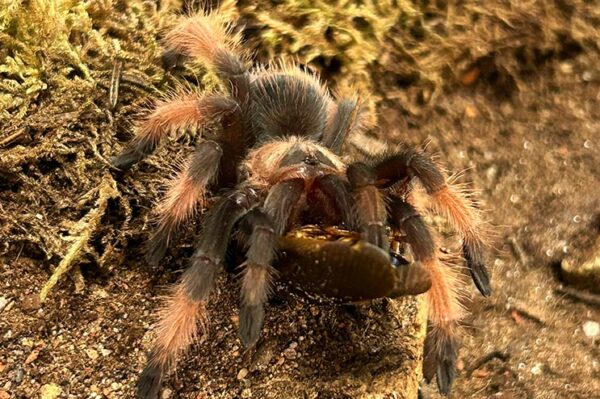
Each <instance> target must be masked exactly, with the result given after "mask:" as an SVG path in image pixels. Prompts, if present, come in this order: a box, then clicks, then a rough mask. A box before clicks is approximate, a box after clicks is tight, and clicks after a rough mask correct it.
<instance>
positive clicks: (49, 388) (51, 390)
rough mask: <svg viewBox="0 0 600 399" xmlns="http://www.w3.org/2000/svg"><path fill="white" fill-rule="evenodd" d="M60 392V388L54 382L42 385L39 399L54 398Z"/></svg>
mask: <svg viewBox="0 0 600 399" xmlns="http://www.w3.org/2000/svg"><path fill="white" fill-rule="evenodd" d="M61 393H62V389H61V388H60V387H59V386H58V385H56V384H54V383H52V384H46V385H43V386H42V388H41V389H40V395H41V399H56V398H58V397H59V395H60V394H61Z"/></svg>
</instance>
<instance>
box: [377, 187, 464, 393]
mask: <svg viewBox="0 0 600 399" xmlns="http://www.w3.org/2000/svg"><path fill="white" fill-rule="evenodd" d="M389 224H390V226H391V227H392V230H401V231H403V232H404V233H405V234H406V241H407V242H408V243H409V244H410V246H411V249H412V250H413V253H414V255H415V259H416V260H418V261H420V262H421V263H422V264H423V266H424V267H425V269H426V270H427V271H428V272H429V274H430V276H431V288H430V290H429V291H428V292H427V302H428V308H429V314H428V319H429V325H428V329H427V339H426V345H425V358H424V360H423V374H424V375H425V378H426V379H427V380H428V381H429V380H431V378H433V376H434V374H435V375H436V376H437V382H438V387H439V390H440V392H441V393H442V394H447V393H448V392H449V391H450V388H451V386H452V383H453V381H454V378H455V376H456V367H455V362H456V356H457V352H458V346H459V340H458V326H459V322H460V319H461V318H462V317H463V314H464V310H463V307H462V305H461V304H460V301H459V297H460V293H459V290H458V279H457V276H456V272H455V271H454V270H453V269H452V268H451V267H449V266H448V265H445V264H444V263H442V262H441V261H440V260H439V258H438V256H437V255H436V252H437V251H436V244H435V239H434V237H433V236H432V234H431V232H430V230H429V228H428V227H427V225H426V224H425V222H424V221H423V219H422V218H421V216H420V215H419V213H418V212H417V210H416V209H415V208H414V207H413V206H412V205H410V204H409V203H407V202H405V201H403V200H402V199H401V198H399V197H395V196H392V197H391V198H390V214H389Z"/></svg>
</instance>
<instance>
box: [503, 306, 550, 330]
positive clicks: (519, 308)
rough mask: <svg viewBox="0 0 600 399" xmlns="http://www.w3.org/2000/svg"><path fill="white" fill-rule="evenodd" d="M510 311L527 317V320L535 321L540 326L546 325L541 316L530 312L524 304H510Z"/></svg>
mask: <svg viewBox="0 0 600 399" xmlns="http://www.w3.org/2000/svg"><path fill="white" fill-rule="evenodd" d="M509 310H512V311H516V312H518V313H519V314H520V315H523V316H525V318H527V319H529V320H531V321H534V322H535V323H537V324H540V325H544V324H546V323H545V322H544V320H543V319H542V318H541V317H540V316H538V315H536V314H535V313H534V312H532V311H530V310H529V309H528V308H527V307H526V306H525V304H523V303H511V304H509Z"/></svg>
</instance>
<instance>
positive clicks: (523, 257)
mask: <svg viewBox="0 0 600 399" xmlns="http://www.w3.org/2000/svg"><path fill="white" fill-rule="evenodd" d="M508 243H509V245H510V248H511V249H512V251H513V254H514V255H515V256H516V257H517V259H518V260H519V262H520V263H521V264H522V265H523V266H527V265H528V264H529V257H528V256H527V254H526V253H525V251H524V250H523V247H522V246H521V244H519V242H518V241H517V239H516V238H515V237H514V236H510V237H508Z"/></svg>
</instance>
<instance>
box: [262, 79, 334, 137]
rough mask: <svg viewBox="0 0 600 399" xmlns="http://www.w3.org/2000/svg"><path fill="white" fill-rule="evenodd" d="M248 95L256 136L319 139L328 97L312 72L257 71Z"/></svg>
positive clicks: (328, 101) (325, 115) (325, 120)
mask: <svg viewBox="0 0 600 399" xmlns="http://www.w3.org/2000/svg"><path fill="white" fill-rule="evenodd" d="M250 96H251V102H252V111H251V117H252V124H253V125H254V128H255V130H256V133H257V135H258V137H259V140H266V139H269V138H275V137H287V136H292V135H293V136H299V137H306V138H310V139H313V140H319V139H320V137H321V135H322V134H323V130H324V129H325V125H326V123H327V110H328V107H329V106H330V104H331V98H330V96H329V94H328V93H327V90H326V89H325V88H324V87H323V86H321V84H320V83H319V81H318V80H317V79H316V78H314V77H313V76H312V75H309V74H308V73H304V72H301V71H298V72H297V73H296V74H292V75H290V74H287V73H286V74H284V73H283V72H278V73H267V72H263V73H260V74H258V75H257V76H256V78H255V80H254V82H253V83H252V86H251V90H250Z"/></svg>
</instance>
